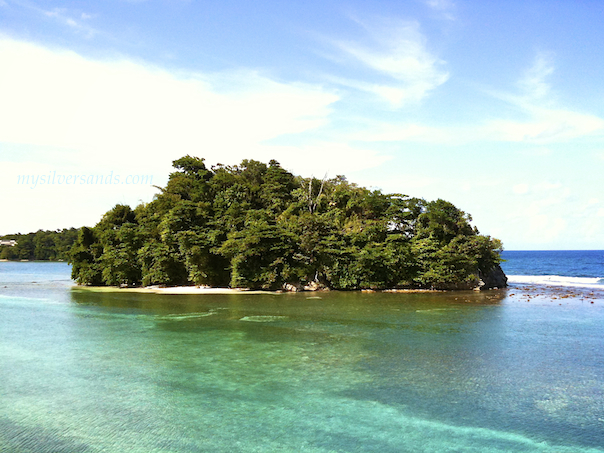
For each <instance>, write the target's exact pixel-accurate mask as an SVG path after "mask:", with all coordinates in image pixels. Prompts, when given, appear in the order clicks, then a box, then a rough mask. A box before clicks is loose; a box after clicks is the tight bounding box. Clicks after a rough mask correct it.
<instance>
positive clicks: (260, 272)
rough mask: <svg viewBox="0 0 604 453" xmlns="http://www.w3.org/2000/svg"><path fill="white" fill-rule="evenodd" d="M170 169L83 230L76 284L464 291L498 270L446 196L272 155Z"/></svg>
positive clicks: (492, 246)
mask: <svg viewBox="0 0 604 453" xmlns="http://www.w3.org/2000/svg"><path fill="white" fill-rule="evenodd" d="M173 166H174V168H175V171H174V172H173V173H171V174H170V177H169V180H168V183H167V185H166V187H164V188H158V189H160V193H159V194H157V195H156V196H155V197H154V199H153V201H151V202H150V203H147V204H141V205H139V206H137V207H136V208H135V209H132V208H131V207H129V206H125V205H116V206H115V207H114V208H113V209H111V210H110V211H108V212H107V213H106V214H105V215H104V216H103V217H102V219H101V220H100V221H99V223H98V224H97V225H96V226H94V227H92V228H88V227H85V228H82V229H81V230H80V231H79V235H78V238H77V241H76V243H75V245H74V247H73V250H72V252H71V259H70V261H71V263H72V264H73V268H72V271H73V274H72V277H73V279H74V280H76V281H77V282H78V283H79V284H82V285H111V286H126V285H127V286H138V285H143V286H149V285H168V286H172V285H210V286H231V287H240V288H241V287H242V288H255V289H270V290H276V289H282V288H287V289H301V288H304V287H307V288H321V287H324V288H331V289H339V290H353V289H363V288H372V289H384V288H437V289H457V288H459V289H461V288H471V287H474V286H476V285H478V284H479V281H480V279H481V278H482V279H483V280H485V276H487V275H489V274H492V273H493V272H494V271H495V272H499V273H501V269H500V268H499V262H500V261H501V258H500V252H501V250H502V245H501V242H500V241H499V240H497V239H493V238H491V237H489V236H485V235H481V234H479V232H478V230H477V229H476V228H475V227H474V226H472V225H471V223H470V222H471V218H470V216H469V215H467V214H466V213H464V212H463V211H460V210H459V209H457V208H456V207H455V206H454V205H453V204H451V203H449V202H447V201H444V200H440V199H439V200H436V201H429V202H428V201H425V200H423V199H420V198H413V197H409V196H406V195H401V194H384V193H382V192H381V191H379V190H369V189H367V188H364V187H359V186H357V185H356V184H354V183H351V182H348V180H347V179H346V178H345V177H344V176H336V177H335V178H333V179H324V180H319V179H316V178H303V177H300V176H295V175H293V174H291V173H289V172H288V171H286V170H285V169H283V168H282V167H281V166H280V165H279V163H278V162H276V161H274V160H272V161H270V162H269V163H268V164H265V163H262V162H258V161H254V160H244V161H242V162H241V164H239V165H235V166H225V165H221V164H219V165H217V166H214V167H212V168H207V167H206V165H205V163H204V159H200V158H196V157H191V156H185V157H183V158H180V159H178V160H175V161H174V162H173ZM401 182H404V180H401ZM501 275H503V274H502V273H501ZM503 278H505V276H503ZM487 280H488V279H487ZM503 284H505V282H504V283H503ZM486 286H487V287H488V286H492V285H488V284H487V285H486Z"/></svg>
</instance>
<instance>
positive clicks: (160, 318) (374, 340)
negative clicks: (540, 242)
mask: <svg viewBox="0 0 604 453" xmlns="http://www.w3.org/2000/svg"><path fill="white" fill-rule="evenodd" d="M6 264H10V265H11V266H14V267H12V268H11V269H8V267H7V266H5V265H6ZM19 265H21V267H19ZM7 269H8V270H7ZM24 275H28V276H24ZM33 281H36V282H37V283H33ZM69 285H70V283H69V280H68V267H67V265H64V264H60V263H55V264H52V263H0V363H1V364H2V366H1V368H0V451H2V452H4V451H6V452H15V453H21V452H28V453H29V452H36V453H41V452H53V453H54V452H69V453H71V452H84V453H86V452H141V453H143V452H144V453H148V452H232V451H241V452H266V451H279V452H283V451H286V452H287V451H292V452H294V451H295V452H353V451H354V452H357V451H376V452H378V451H379V452H393V453H394V452H457V451H459V452H462V451H463V452H573V453H575V452H596V451H598V452H601V451H604V395H603V390H604V347H603V346H604V322H603V321H604V300H603V299H602V298H601V297H600V296H599V295H597V294H596V295H594V296H590V299H586V298H585V297H580V296H577V297H569V298H565V299H564V300H563V301H562V300H558V299H555V300H554V299H553V297H554V296H552V295H551V294H545V293H539V294H534V293H533V294H532V295H531V296H526V297H524V294H523V293H522V289H520V288H515V289H514V290H513V291H514V292H513V293H512V292H511V291H510V290H508V291H492V292H483V293H475V292H463V293H422V294H404V293H337V292H332V293H320V294H318V293H314V294H308V293H306V294H281V295H277V294H275V295H245V294H241V295H207V296H186V295H178V296H161V295H155V294H153V295H148V294H135V293H106V292H104V293H93V292H89V291H78V290H71V289H70V286H69ZM510 294H514V295H513V296H512V295H510ZM317 297H320V298H317ZM529 298H530V299H529ZM592 301H593V302H594V303H593V304H592V303H591V302H592ZM559 303H562V305H559Z"/></svg>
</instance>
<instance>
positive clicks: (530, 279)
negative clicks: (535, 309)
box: [501, 250, 604, 288]
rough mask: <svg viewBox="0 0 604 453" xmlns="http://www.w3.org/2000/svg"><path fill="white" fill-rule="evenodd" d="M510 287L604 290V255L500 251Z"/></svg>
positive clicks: (592, 251) (595, 253) (584, 251)
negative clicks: (565, 287)
mask: <svg viewBox="0 0 604 453" xmlns="http://www.w3.org/2000/svg"><path fill="white" fill-rule="evenodd" d="M503 258H504V259H505V260H506V261H505V262H503V263H502V265H501V267H502V268H503V271H504V272H505V273H506V275H507V276H508V278H509V279H510V282H511V283H533V284H535V283H536V284H548V285H559V286H578V287H588V288H591V287H593V288H597V287H600V286H601V287H602V288H604V251H602V250H562V251H553V250H549V251H504V252H503Z"/></svg>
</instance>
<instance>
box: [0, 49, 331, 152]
mask: <svg viewBox="0 0 604 453" xmlns="http://www.w3.org/2000/svg"><path fill="white" fill-rule="evenodd" d="M0 62H1V64H2V67H3V71H2V72H0V98H1V99H2V100H3V102H2V106H1V107H0V141H1V142H11V143H21V144H30V145H37V146H52V147H56V148H66V149H72V150H76V151H77V154H78V158H79V159H81V160H83V161H86V160H90V161H92V160H93V159H94V157H96V156H98V155H99V154H100V153H102V155H103V157H104V159H103V160H104V161H107V160H111V159H114V160H118V159H119V160H120V161H130V162H132V163H134V162H141V161H143V162H148V161H150V160H153V159H155V158H157V157H159V156H166V155H169V156H172V157H178V155H182V154H186V153H192V154H202V155H208V154H215V155H218V156H223V158H224V160H229V159H228V157H227V156H228V155H229V154H239V153H245V152H246V149H247V148H249V147H255V146H257V145H258V144H261V143H263V142H265V141H267V140H269V139H272V138H275V137H278V136H281V135H284V134H296V133H300V132H304V131H308V130H311V129H314V128H317V127H319V126H321V125H324V124H326V123H327V122H328V121H329V120H328V116H329V113H330V105H331V104H332V103H333V102H334V101H336V100H337V96H335V95H334V94H332V93H329V92H325V91H323V90H322V89H320V88H318V87H315V86H310V85H304V84H283V83H279V82H275V81H272V80H270V79H268V78H265V77H262V76H261V75H259V74H257V73H253V72H249V71H248V72H240V73H237V74H219V75H209V76H201V75H196V74H189V75H186V76H184V77H180V78H178V77H175V76H174V75H173V74H170V73H168V72H166V71H163V70H161V69H158V68H150V67H147V66H144V65H141V64H135V63H132V62H128V61H125V60H124V61H113V62H101V61H92V60H87V59H85V58H83V57H81V56H79V55H77V54H75V53H72V52H62V53H58V52H53V51H50V50H48V49H44V48H42V47H39V46H35V45H32V44H25V43H21V42H15V41H10V40H1V41H0ZM225 80H226V82H225ZM225 83H226V85H227V86H234V87H236V91H233V90H227V89H224V90H219V89H217V88H216V86H217V85H221V84H222V85H225Z"/></svg>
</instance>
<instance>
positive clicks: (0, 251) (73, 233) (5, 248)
mask: <svg viewBox="0 0 604 453" xmlns="http://www.w3.org/2000/svg"><path fill="white" fill-rule="evenodd" d="M77 236H78V230H77V229H75V228H69V229H63V230H56V231H43V230H39V231H37V232H35V233H28V234H9V235H6V236H2V237H0V239H2V240H5V241H10V240H14V241H16V242H17V245H14V246H12V245H2V246H0V259H4V260H40V261H45V260H49V261H59V260H64V261H67V260H68V259H69V257H70V250H71V247H72V246H73V244H74V242H75V240H76V238H77Z"/></svg>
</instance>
